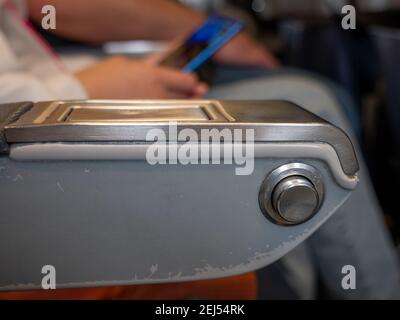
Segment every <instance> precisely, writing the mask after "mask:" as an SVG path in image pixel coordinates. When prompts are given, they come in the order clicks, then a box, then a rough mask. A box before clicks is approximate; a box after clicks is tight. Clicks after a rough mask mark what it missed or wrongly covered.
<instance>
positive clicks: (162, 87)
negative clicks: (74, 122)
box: [76, 56, 208, 99]
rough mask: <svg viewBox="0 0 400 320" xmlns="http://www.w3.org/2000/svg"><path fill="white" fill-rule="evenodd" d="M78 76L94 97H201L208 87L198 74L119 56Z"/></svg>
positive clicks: (79, 73) (90, 95)
mask: <svg viewBox="0 0 400 320" xmlns="http://www.w3.org/2000/svg"><path fill="white" fill-rule="evenodd" d="M76 77H77V79H78V80H79V81H80V82H81V83H82V85H83V87H84V88H85V89H86V92H87V93H88V96H89V97H90V98H92V99H189V98H200V97H201V96H203V95H204V94H205V93H206V92H207V89H208V88H207V86H206V85H205V84H204V83H201V82H200V81H199V80H198V79H197V77H196V75H193V74H185V73H183V72H181V71H179V70H174V69H170V68H165V67H160V66H157V65H154V64H153V63H148V62H146V61H144V60H143V61H141V60H132V59H129V58H127V57H120V56H118V57H112V58H108V59H106V60H104V61H102V62H100V63H98V64H96V65H94V66H92V67H89V68H87V69H85V70H83V71H80V72H78V73H77V74H76Z"/></svg>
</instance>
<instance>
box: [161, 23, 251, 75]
mask: <svg viewBox="0 0 400 320" xmlns="http://www.w3.org/2000/svg"><path fill="white" fill-rule="evenodd" d="M242 29H243V23H241V22H240V21H237V20H234V19H231V18H226V17H221V16H213V17H211V18H209V19H208V20H207V21H206V22H205V23H204V24H203V25H202V26H200V27H199V28H198V29H197V30H196V31H195V32H194V33H193V34H192V35H191V36H190V37H189V38H188V39H186V41H185V42H184V43H183V44H182V45H180V46H179V47H178V48H177V49H175V50H174V51H173V52H172V53H171V54H169V55H168V56H167V57H166V58H165V59H164V60H163V61H162V62H161V65H164V66H169V67H174V68H178V69H182V70H183V71H185V72H193V71H196V70H197V69H198V68H199V67H200V66H201V65H202V64H203V63H204V62H206V61H207V60H208V59H210V58H211V57H212V56H213V55H214V54H215V53H216V52H217V51H218V50H219V49H220V48H221V47H222V46H223V45H224V44H226V43H227V42H228V41H229V40H231V39H232V38H233V37H234V36H235V35H237V34H238V33H239V32H240V31H242Z"/></svg>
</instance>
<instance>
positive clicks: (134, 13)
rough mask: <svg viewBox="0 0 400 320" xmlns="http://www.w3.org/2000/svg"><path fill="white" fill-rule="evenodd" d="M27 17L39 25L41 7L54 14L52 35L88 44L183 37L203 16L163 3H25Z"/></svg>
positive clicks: (119, 0)
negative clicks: (53, 9) (54, 9)
mask: <svg viewBox="0 0 400 320" xmlns="http://www.w3.org/2000/svg"><path fill="white" fill-rule="evenodd" d="M27 3H28V8H29V12H30V15H31V18H32V19H33V20H34V21H36V22H37V23H40V22H41V19H42V18H43V14H42V13H41V10H42V7H43V6H44V5H48V4H50V5H53V6H54V7H55V8H56V12H57V29H56V30H55V33H57V34H59V35H61V36H64V37H67V38H71V39H74V40H80V41H84V42H88V43H103V42H106V41H110V40H130V39H152V40H171V39H173V38H176V37H179V36H181V35H183V34H187V33H188V32H190V31H191V30H192V29H194V28H195V27H196V26H197V25H199V24H201V22H202V21H203V20H204V17H203V16H202V15H201V14H200V13H198V12H195V11H193V10H191V9H189V8H186V7H185V6H183V5H181V4H179V3H177V2H175V1H166V0H81V1H71V0H27Z"/></svg>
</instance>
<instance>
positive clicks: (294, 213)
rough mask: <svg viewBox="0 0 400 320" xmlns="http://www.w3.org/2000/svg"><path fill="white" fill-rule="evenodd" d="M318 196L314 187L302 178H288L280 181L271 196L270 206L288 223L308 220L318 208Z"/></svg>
mask: <svg viewBox="0 0 400 320" xmlns="http://www.w3.org/2000/svg"><path fill="white" fill-rule="evenodd" d="M319 202H320V199H319V196H318V192H317V190H316V189H315V187H314V185H313V184H312V183H311V182H310V181H309V180H308V179H307V178H305V177H303V176H290V177H287V178H285V179H283V180H282V181H280V182H279V183H278V184H277V185H276V187H275V189H274V191H273V194H272V205H273V207H274V209H275V211H276V212H277V213H278V214H279V216H280V217H281V218H282V219H283V220H284V221H287V222H288V223H292V224H298V223H302V222H304V221H306V220H308V219H309V218H310V217H312V216H313V215H314V213H315V212H316V211H317V209H318V207H319Z"/></svg>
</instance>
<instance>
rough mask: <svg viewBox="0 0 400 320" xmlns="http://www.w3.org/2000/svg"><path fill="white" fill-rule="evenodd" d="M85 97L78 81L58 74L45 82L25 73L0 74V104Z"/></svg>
mask: <svg viewBox="0 0 400 320" xmlns="http://www.w3.org/2000/svg"><path fill="white" fill-rule="evenodd" d="M86 97H87V95H86V92H85V90H84V89H83V88H82V86H81V85H80V83H79V82H78V80H76V79H74V78H73V77H72V76H69V75H66V74H60V75H58V76H55V77H52V78H50V79H48V80H47V81H41V80H39V79H38V78H36V77H34V76H32V75H31V74H29V73H25V72H6V73H2V74H0V102H15V101H28V100H29V101H33V102H35V101H46V100H59V99H86Z"/></svg>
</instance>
